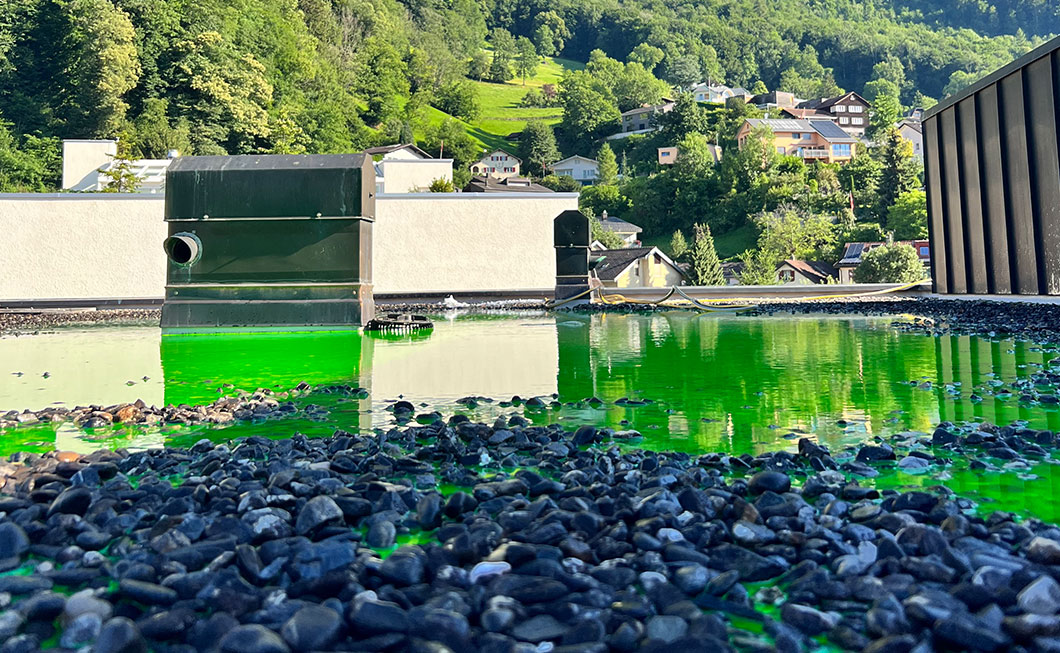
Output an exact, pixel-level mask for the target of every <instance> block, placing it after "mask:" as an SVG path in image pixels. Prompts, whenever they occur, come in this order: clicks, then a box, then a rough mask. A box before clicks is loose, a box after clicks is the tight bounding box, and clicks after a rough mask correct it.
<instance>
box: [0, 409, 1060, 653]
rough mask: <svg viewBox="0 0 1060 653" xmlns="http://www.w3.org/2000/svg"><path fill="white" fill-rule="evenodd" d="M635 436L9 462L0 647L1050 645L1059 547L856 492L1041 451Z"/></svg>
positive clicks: (1020, 441) (460, 428)
mask: <svg viewBox="0 0 1060 653" xmlns="http://www.w3.org/2000/svg"><path fill="white" fill-rule="evenodd" d="M389 410H391V411H392V412H394V414H395V415H397V416H400V415H406V416H411V415H412V414H413V412H414V407H413V406H412V405H411V404H409V403H407V402H399V403H398V404H394V405H392V406H391V407H390V408H389ZM637 436H638V434H637V433H635V432H630V431H626V432H614V431H611V430H609V429H597V428H595V427H592V426H583V427H581V428H578V429H577V430H576V431H573V432H571V431H565V430H563V428H562V427H560V426H556V425H553V426H548V427H537V426H531V425H529V424H528V423H527V421H526V420H525V419H524V418H522V417H519V416H512V417H510V418H503V417H502V418H498V420H497V421H496V422H495V423H493V424H480V423H472V422H470V421H468V420H467V418H466V417H462V416H456V417H453V418H451V419H450V420H449V421H448V422H443V421H437V422H435V423H434V424H430V425H423V426H409V427H404V428H393V429H390V430H389V431H386V432H383V431H380V432H378V433H377V434H375V435H357V434H352V433H347V432H345V431H341V430H339V431H336V432H335V434H334V435H332V436H331V437H327V438H318V439H309V438H306V437H304V436H300V435H296V436H294V437H292V438H286V439H279V440H271V439H266V438H262V437H252V438H245V439H239V440H236V441H233V442H230V443H227V444H215V443H212V442H209V441H205V440H204V441H201V442H199V443H197V444H195V445H194V446H192V447H189V448H172V447H167V448H164V449H157V450H150V451H144V452H137V453H129V452H127V451H124V450H120V449H119V450H117V451H97V452H94V453H92V454H89V455H86V456H77V455H73V454H68V453H49V454H46V455H43V456H38V455H35V454H15V455H13V456H11V457H10V459H9V462H7V463H3V464H0V480H2V486H0V511H2V512H3V517H2V518H0V569H3V570H18V573H15V574H9V575H4V576H0V606H3V607H2V608H0V609H2V611H0V639H3V640H5V643H4V644H3V646H2V647H0V650H2V651H5V652H11V653H14V652H15V651H32V650H36V649H37V647H38V646H40V644H41V643H42V642H46V641H54V640H55V639H57V640H58V642H59V646H60V647H62V648H63V649H67V650H73V649H77V648H81V647H85V646H92V647H93V648H92V650H93V651H99V652H102V651H143V650H146V649H147V648H150V649H151V650H154V651H181V652H183V651H193V650H221V651H225V652H226V653H252V652H254V653H257V652H262V653H285V652H287V651H302V650H305V651H308V650H351V651H399V650H410V651H437V652H444V651H454V652H459V651H504V652H516V651H519V652H522V651H526V652H527V653H530V651H549V650H550V651H557V652H567V651H600V652H603V651H634V650H636V651H663V650H674V651H727V650H753V651H758V650H761V651H765V650H780V651H801V650H806V649H808V648H813V647H815V646H817V645H819V642H821V641H827V642H828V643H829V644H830V645H832V646H834V647H838V648H842V649H847V650H865V651H872V652H882V651H911V650H917V651H931V650H984V651H993V650H1027V651H1030V650H1043V651H1055V650H1060V617H1058V616H1057V613H1058V612H1060V584H1058V583H1057V580H1058V579H1060V528H1057V527H1056V526H1054V525H1049V524H1045V523H1042V522H1040V521H1038V520H1036V519H1026V520H1022V521H1020V520H1017V519H1016V518H1015V517H1014V516H1013V515H1011V514H1006V513H997V512H996V513H993V514H990V515H987V516H985V517H984V516H977V515H976V514H975V513H974V512H972V511H971V510H970V508H971V507H972V504H971V502H970V501H968V500H967V499H963V498H960V497H957V496H955V495H954V494H953V493H952V492H950V491H948V490H945V489H944V488H931V489H930V490H929V491H916V492H895V491H877V490H875V489H872V488H871V487H866V486H863V485H861V484H859V483H858V481H857V480H856V479H857V478H865V477H871V476H873V475H875V474H876V473H878V468H879V467H881V466H883V467H889V466H897V467H899V468H910V467H922V466H924V465H931V464H945V463H946V460H947V458H948V457H956V456H973V457H975V458H977V459H978V458H984V459H992V460H1003V461H1005V462H1006V464H1007V463H1011V462H1013V461H1017V460H1022V459H1024V458H1028V459H1035V458H1040V457H1041V456H1044V455H1045V454H1047V453H1048V452H1049V451H1053V450H1055V449H1056V447H1057V446H1058V445H1060V441H1058V438H1057V435H1056V434H1054V433H1052V432H1050V431H1033V430H1026V429H1021V428H1018V427H1004V428H997V427H993V426H990V425H978V426H976V427H955V426H953V425H951V424H943V425H941V426H940V428H938V429H937V430H936V431H935V432H934V433H933V434H932V435H930V436H928V435H924V434H919V435H918V434H907V435H904V436H899V437H897V438H896V439H895V440H894V441H893V442H891V443H887V444H881V443H874V444H867V445H863V446H859V447H853V448H850V449H845V450H843V451H836V452H834V453H833V452H829V451H828V450H827V449H826V448H824V447H822V446H820V445H818V444H815V443H814V442H812V441H811V440H809V439H803V440H800V441H799V443H798V453H797V454H792V453H786V452H778V453H769V454H762V455H759V456H751V455H749V454H744V455H741V456H730V455H724V454H707V455H701V456H689V455H687V454H679V453H656V452H649V451H641V450H636V449H633V450H629V449H623V448H620V447H617V446H614V445H615V444H616V443H631V442H632V443H635V442H636V438H637ZM982 464H984V465H986V464H988V463H987V462H983V463H982ZM512 470H518V471H514V472H513V471H512ZM850 478H852V479H855V480H848V479H850ZM793 481H794V484H793ZM399 539H400V540H402V541H407V542H408V543H405V544H403V545H401V546H396V542H397V540H399ZM380 552H387V553H389V555H387V556H385V557H383V556H382V555H380ZM68 591H69V592H72V594H70V595H69V596H68V595H66V594H67V592H68ZM751 624H756V625H754V626H752V625H751ZM756 631H760V634H759V632H756ZM822 638H823V639H822Z"/></svg>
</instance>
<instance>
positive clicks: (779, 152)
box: [777, 146, 784, 154]
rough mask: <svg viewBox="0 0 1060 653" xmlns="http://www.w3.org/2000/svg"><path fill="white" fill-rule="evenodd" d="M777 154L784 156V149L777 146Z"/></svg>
mask: <svg viewBox="0 0 1060 653" xmlns="http://www.w3.org/2000/svg"><path fill="white" fill-rule="evenodd" d="M777 154H784V148H782V147H780V146H777Z"/></svg>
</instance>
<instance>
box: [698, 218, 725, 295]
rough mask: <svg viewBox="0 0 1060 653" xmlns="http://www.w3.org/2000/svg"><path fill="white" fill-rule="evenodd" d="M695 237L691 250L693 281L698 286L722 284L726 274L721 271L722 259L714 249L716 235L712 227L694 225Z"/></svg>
mask: <svg viewBox="0 0 1060 653" xmlns="http://www.w3.org/2000/svg"><path fill="white" fill-rule="evenodd" d="M692 230H693V232H694V233H695V238H694V240H693V242H692V249H691V251H690V252H689V254H690V257H691V259H692V283H693V284H694V285H697V286H721V285H723V284H724V283H725V275H724V274H722V272H721V261H720V260H719V259H718V252H717V251H715V249H714V237H713V236H712V235H711V234H710V227H709V226H707V225H705V224H697V225H695V226H693V227H692Z"/></svg>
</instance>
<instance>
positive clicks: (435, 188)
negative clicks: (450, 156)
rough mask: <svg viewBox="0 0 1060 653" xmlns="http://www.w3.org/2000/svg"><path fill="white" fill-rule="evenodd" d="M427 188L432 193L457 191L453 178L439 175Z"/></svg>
mask: <svg viewBox="0 0 1060 653" xmlns="http://www.w3.org/2000/svg"><path fill="white" fill-rule="evenodd" d="M427 190H429V191H430V192H432V193H452V192H455V190H456V189H455V188H454V187H453V182H452V181H451V180H449V179H446V178H444V177H439V178H437V179H435V180H433V181H431V185H430V186H428V187H427Z"/></svg>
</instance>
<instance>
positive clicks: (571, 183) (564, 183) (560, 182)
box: [539, 175, 582, 193]
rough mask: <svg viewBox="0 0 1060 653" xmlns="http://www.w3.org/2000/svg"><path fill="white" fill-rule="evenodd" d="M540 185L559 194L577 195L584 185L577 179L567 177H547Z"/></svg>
mask: <svg viewBox="0 0 1060 653" xmlns="http://www.w3.org/2000/svg"><path fill="white" fill-rule="evenodd" d="M539 183H540V184H541V185H542V186H544V187H545V188H551V189H552V190H554V191H556V192H557V193H577V192H579V191H581V189H582V185H581V184H580V183H578V181H577V180H576V179H574V178H573V177H568V176H567V175H545V176H544V177H542V178H541V181H540V182H539Z"/></svg>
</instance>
